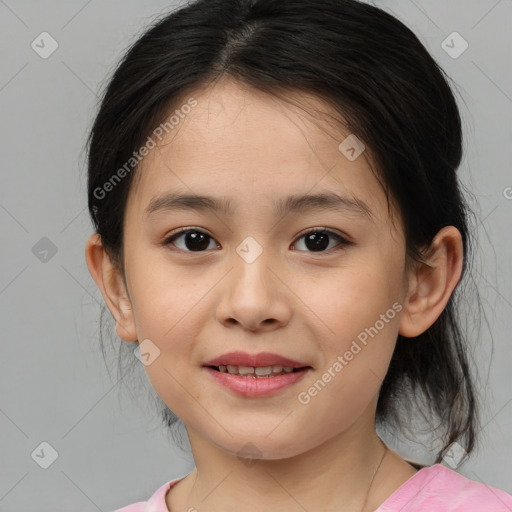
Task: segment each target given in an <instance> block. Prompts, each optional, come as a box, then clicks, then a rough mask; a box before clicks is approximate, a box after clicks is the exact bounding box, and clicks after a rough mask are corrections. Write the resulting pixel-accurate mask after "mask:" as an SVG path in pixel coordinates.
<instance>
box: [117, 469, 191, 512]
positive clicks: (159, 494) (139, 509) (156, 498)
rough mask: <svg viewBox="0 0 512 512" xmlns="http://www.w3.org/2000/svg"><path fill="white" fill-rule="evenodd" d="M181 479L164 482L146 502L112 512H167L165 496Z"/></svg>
mask: <svg viewBox="0 0 512 512" xmlns="http://www.w3.org/2000/svg"><path fill="white" fill-rule="evenodd" d="M183 478H185V477H181V478H176V479H174V480H170V481H169V482H166V483H165V484H164V485H162V486H160V487H159V488H158V489H157V490H156V491H155V492H154V493H153V495H152V496H151V497H150V498H149V499H148V501H138V502H137V503H132V504H131V505H126V506H125V507H123V508H118V509H116V510H114V511H112V512H169V510H168V508H167V505H166V503H165V495H166V494H167V491H168V490H169V489H170V488H171V487H172V486H173V485H174V484H176V483H178V482H179V481H180V480H182V479H183Z"/></svg>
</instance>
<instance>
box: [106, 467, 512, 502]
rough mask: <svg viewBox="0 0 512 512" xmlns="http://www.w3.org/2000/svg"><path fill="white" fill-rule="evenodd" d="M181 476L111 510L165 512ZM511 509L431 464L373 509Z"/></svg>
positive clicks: (498, 495) (506, 497)
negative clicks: (141, 498) (144, 497)
mask: <svg viewBox="0 0 512 512" xmlns="http://www.w3.org/2000/svg"><path fill="white" fill-rule="evenodd" d="M182 478H185V477H184V476H183V477H181V478H177V479H175V480H171V481H170V482H167V483H166V484H164V485H162V487H160V488H159V489H157V490H156V492H155V493H154V494H153V496H151V498H149V500H148V501H144V502H138V503H133V504H132V505H128V506H126V507H123V508H120V509H118V510H115V511H114V512H169V510H168V508H167V505H166V503H165V495H166V494H167V491H168V490H169V489H170V488H171V487H172V486H173V485H174V484H176V483H177V482H179V481H180V480H181V479H182ZM409 511H410V512H512V495H510V494H507V493H506V492H504V491H500V490H499V489H496V488H494V487H491V486H489V485H485V484H482V483H480V482H476V481H474V480H470V479H468V478H466V477H464V476H462V475H460V474H459V473H457V472H455V471H453V470H452V469H449V468H447V467H446V466H442V465H441V464H434V465H433V466H426V467H423V468H421V469H420V470H419V471H418V472H416V473H415V474H414V475H413V476H412V477H411V478H409V480H407V481H406V482H404V483H403V485H401V486H400V487H399V488H398V489H397V490H396V491H395V492H394V493H393V494H392V495H391V496H390V497H389V498H388V499H387V500H386V501H385V502H384V503H382V505H381V506H380V507H379V508H378V509H377V510H375V512H409Z"/></svg>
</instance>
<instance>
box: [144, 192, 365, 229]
mask: <svg viewBox="0 0 512 512" xmlns="http://www.w3.org/2000/svg"><path fill="white" fill-rule="evenodd" d="M178 210H185V211H186V210H196V211H204V212H207V211H212V212H215V213H222V214H224V215H227V216H231V215H233V214H234V211H233V205H232V202H231V200H230V199H228V198H215V197H212V196H205V195H197V194H184V193H177V192H171V193H167V194H163V195H160V196H155V197H153V198H152V199H151V201H150V202H149V204H148V206H147V207H146V209H145V210H144V215H145V216H150V215H151V214H153V213H156V212H161V211H178ZM333 210H335V211H338V212H341V213H347V214H354V215H357V216H361V217H367V218H368V219H369V220H370V221H372V222H373V221H374V217H373V214H372V211H371V209H370V207H369V206H368V205H367V204H366V203H365V202H364V201H363V200H361V199H359V198H355V197H354V198H352V197H343V196H340V195H338V194H336V193H335V192H323V193H319V194H304V195H292V196H288V197H286V198H281V199H279V200H278V201H274V211H275V213H276V215H277V216H284V215H286V214H287V213H290V212H296V213H305V212H307V211H318V212H323V211H333Z"/></svg>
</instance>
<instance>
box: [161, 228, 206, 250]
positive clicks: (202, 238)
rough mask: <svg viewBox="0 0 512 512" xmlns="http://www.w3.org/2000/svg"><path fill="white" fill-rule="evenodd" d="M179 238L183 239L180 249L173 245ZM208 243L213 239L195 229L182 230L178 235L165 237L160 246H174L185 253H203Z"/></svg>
mask: <svg viewBox="0 0 512 512" xmlns="http://www.w3.org/2000/svg"><path fill="white" fill-rule="evenodd" d="M180 238H183V240H182V246H181V247H180V246H179V245H178V244H176V243H175V241H177V240H178V239H180ZM210 241H213V238H212V237H211V236H210V235H208V234H207V233H205V232H204V231H201V230H199V229H196V228H183V229H181V230H180V231H178V233H175V234H173V235H171V236H169V237H167V238H166V239H165V240H164V241H163V242H162V244H163V245H169V244H172V245H175V246H177V247H178V249H181V250H182V251H185V252H203V251H205V250H206V249H208V246H209V245H210Z"/></svg>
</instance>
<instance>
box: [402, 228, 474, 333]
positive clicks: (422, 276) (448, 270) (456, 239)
mask: <svg viewBox="0 0 512 512" xmlns="http://www.w3.org/2000/svg"><path fill="white" fill-rule="evenodd" d="M463 258H464V254H463V245H462V237H461V234H460V232H459V230H458V229H457V228H455V227H454V226H445V227H444V228H442V229H441V230H439V232H438V233H437V234H436V236H435V237H434V239H433V240H432V244H431V246H430V248H429V251H428V253H427V258H426V261H425V263H418V264H417V265H416V266H415V268H414V270H411V272H410V275H409V291H408V294H407V296H406V298H405V301H404V311H403V315H402V318H401V320H400V326H399V333H400V334H401V335H402V336H404V337H407V338H412V337H416V336H419V335H420V334H422V333H423V332H425V331H426V330H427V329H428V328H429V327H430V326H431V325H432V324H433V323H434V322H435V321H436V320H437V318H438V317H439V316H440V315H441V313H442V312H443V310H444V308H445V307H446V304H447V303H448V300H449V299H450V297H451V295H452V293H453V291H454V290H455V287H456V286H457V284H458V282H459V281H460V278H461V274H462V264H463Z"/></svg>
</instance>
